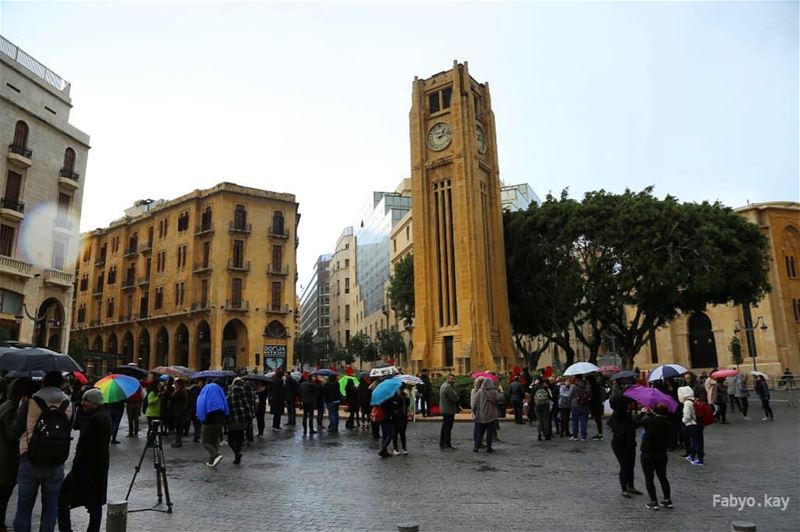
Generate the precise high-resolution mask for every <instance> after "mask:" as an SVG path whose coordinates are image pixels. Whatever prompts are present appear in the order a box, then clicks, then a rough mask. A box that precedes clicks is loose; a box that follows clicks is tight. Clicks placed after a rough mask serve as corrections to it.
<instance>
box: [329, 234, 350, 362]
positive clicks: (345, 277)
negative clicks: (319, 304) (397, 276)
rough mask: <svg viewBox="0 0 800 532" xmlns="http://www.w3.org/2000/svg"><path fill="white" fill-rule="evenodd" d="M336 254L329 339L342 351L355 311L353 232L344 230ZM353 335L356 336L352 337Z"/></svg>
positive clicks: (332, 261) (331, 285)
mask: <svg viewBox="0 0 800 532" xmlns="http://www.w3.org/2000/svg"><path fill="white" fill-rule="evenodd" d="M334 249H335V251H334V253H333V256H332V257H331V261H330V277H329V286H330V314H331V320H330V329H329V332H330V337H331V339H332V340H333V341H334V342H335V343H336V347H338V348H343V347H346V346H347V343H348V342H349V341H350V336H351V331H352V330H353V329H352V327H353V324H354V323H355V319H354V318H355V309H356V308H357V298H356V293H355V291H354V290H353V285H354V284H355V282H354V280H355V278H356V275H355V268H356V247H355V239H354V237H353V228H352V227H351V226H348V227H345V228H344V230H343V231H342V234H341V235H339V238H338V239H336V247H335V248H334ZM352 334H355V333H352Z"/></svg>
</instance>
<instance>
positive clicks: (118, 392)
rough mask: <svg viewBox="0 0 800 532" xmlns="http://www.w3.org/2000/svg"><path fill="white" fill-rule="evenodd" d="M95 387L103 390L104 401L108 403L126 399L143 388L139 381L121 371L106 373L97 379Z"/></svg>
mask: <svg viewBox="0 0 800 532" xmlns="http://www.w3.org/2000/svg"><path fill="white" fill-rule="evenodd" d="M94 387H95V388H98V389H99V390H100V391H101V392H103V401H104V402H106V403H117V402H119V401H124V400H125V399H127V398H128V397H130V396H131V395H133V394H135V393H136V392H138V391H139V390H140V389H141V385H140V384H139V381H137V380H136V379H134V378H133V377H128V376H127V375H120V374H119V373H112V374H111V375H106V376H105V377H103V378H102V379H100V380H99V381H97V382H96V383H95V385H94Z"/></svg>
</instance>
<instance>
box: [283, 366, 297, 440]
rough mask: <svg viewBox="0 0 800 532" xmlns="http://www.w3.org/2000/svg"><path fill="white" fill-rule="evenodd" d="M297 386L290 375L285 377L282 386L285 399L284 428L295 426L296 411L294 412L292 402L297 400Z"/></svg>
mask: <svg viewBox="0 0 800 532" xmlns="http://www.w3.org/2000/svg"><path fill="white" fill-rule="evenodd" d="M298 389H299V385H298V384H297V381H296V380H294V379H293V378H292V376H291V375H289V374H287V375H286V380H285V382H284V385H283V391H284V396H285V398H286V417H287V419H286V426H287V427H294V426H295V425H297V411H296V410H295V405H294V402H295V400H296V399H297V392H298Z"/></svg>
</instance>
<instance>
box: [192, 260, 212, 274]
mask: <svg viewBox="0 0 800 532" xmlns="http://www.w3.org/2000/svg"><path fill="white" fill-rule="evenodd" d="M211 270H213V268H212V267H211V261H208V262H200V263H197V264H195V265H194V267H193V268H192V273H207V272H210V271H211Z"/></svg>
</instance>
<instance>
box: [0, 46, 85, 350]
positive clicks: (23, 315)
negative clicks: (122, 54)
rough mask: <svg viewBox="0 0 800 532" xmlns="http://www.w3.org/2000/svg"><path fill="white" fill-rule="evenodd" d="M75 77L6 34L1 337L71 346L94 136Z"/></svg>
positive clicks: (1, 53)
mask: <svg viewBox="0 0 800 532" xmlns="http://www.w3.org/2000/svg"><path fill="white" fill-rule="evenodd" d="M71 108H72V100H71V99H70V84H69V83H68V82H66V81H65V80H64V79H63V78H61V77H60V76H58V75H57V74H55V73H54V72H53V71H51V70H50V69H48V68H47V67H46V66H44V65H43V64H41V63H40V62H39V61H37V60H36V59H34V58H33V57H31V56H30V55H28V54H26V53H25V52H24V51H23V50H21V49H19V48H18V47H17V46H15V45H14V44H12V43H11V42H9V41H7V40H6V39H4V38H2V37H0V141H1V142H0V341H9V340H11V341H19V342H23V343H31V344H36V345H39V346H43V347H49V348H50V349H53V350H55V351H60V352H66V350H67V346H68V343H69V317H70V315H71V302H72V286H73V279H74V277H73V275H74V268H75V255H76V253H77V246H78V227H79V224H80V218H81V203H82V201H83V190H84V183H85V179H86V159H87V156H88V153H89V136H88V135H87V134H86V133H84V132H82V131H80V130H79V129H77V128H76V127H75V126H73V125H72V124H70V123H69V113H70V110H71Z"/></svg>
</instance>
